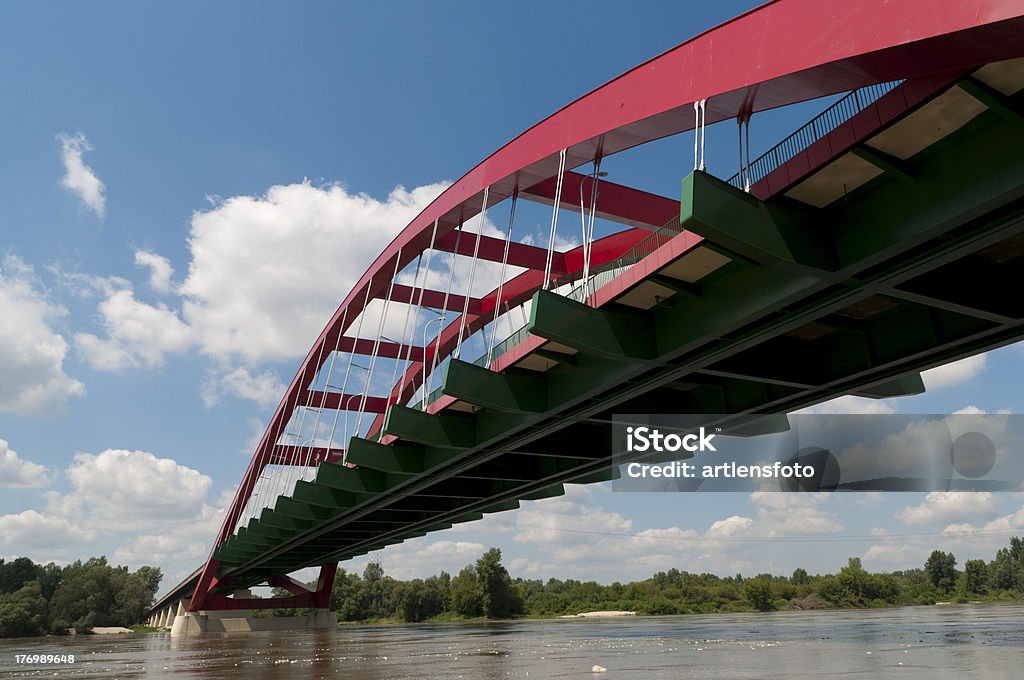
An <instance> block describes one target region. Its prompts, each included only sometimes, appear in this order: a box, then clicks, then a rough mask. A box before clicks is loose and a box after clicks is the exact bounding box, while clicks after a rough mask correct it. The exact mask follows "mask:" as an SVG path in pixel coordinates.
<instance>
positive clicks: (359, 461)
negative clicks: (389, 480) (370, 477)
mask: <svg viewBox="0 0 1024 680" xmlns="http://www.w3.org/2000/svg"><path fill="white" fill-rule="evenodd" d="M424 452H425V447H423V446H418V445H415V444H402V443H395V444H392V445H391V446H388V445H385V444H380V443H378V442H375V441H370V440H369V439H363V438H361V437H352V438H351V439H349V442H348V450H347V451H346V452H345V461H346V462H348V463H355V464H356V465H358V466H359V467H361V468H367V469H369V470H377V471H379V472H392V473H396V474H408V475H415V474H420V473H422V472H423V470H424V469H425V468H424Z"/></svg>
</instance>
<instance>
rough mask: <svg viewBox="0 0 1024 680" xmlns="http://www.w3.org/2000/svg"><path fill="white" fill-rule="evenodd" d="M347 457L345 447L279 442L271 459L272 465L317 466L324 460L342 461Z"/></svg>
mask: <svg viewBox="0 0 1024 680" xmlns="http://www.w3.org/2000/svg"><path fill="white" fill-rule="evenodd" d="M344 458H345V451H344V450H343V449H331V450H329V451H328V450H327V448H326V447H323V446H314V447H312V448H311V447H309V446H290V445H287V444H278V445H277V446H275V447H274V455H273V456H272V457H271V459H270V464H271V465H299V466H304V465H308V466H310V467H316V466H317V465H319V464H320V463H322V462H324V461H329V462H331V463H340V462H341V461H342V459H344Z"/></svg>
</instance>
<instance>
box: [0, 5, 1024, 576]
mask: <svg viewBox="0 0 1024 680" xmlns="http://www.w3.org/2000/svg"><path fill="white" fill-rule="evenodd" d="M751 6H753V3H748V2H730V1H723V2H717V3H701V4H694V3H674V4H671V5H670V4H668V3H652V2H637V3H631V5H630V10H629V11H628V12H624V11H623V10H622V6H621V4H615V3H594V2H562V3H540V2H524V3H514V4H509V3H506V4H504V5H491V6H486V7H485V6H482V5H479V4H477V3H469V2H437V1H435V2H430V3H412V2H408V3H370V2H348V3H333V2H332V3H327V2H305V3H284V2H256V3H252V2H247V3H238V2H220V3H212V4H211V3H198V2H180V3H152V2H141V3H130V4H129V3H123V2H92V3H70V2H67V3H50V4H46V3H35V2H8V3H3V4H0V101H3V102H4V106H3V107H2V108H0V150H2V152H0V234H2V242H0V318H2V320H3V322H2V324H0V557H2V558H7V559H10V558H13V557H16V556H20V555H27V556H29V557H31V558H33V559H34V560H36V561H39V562H47V561H51V560H52V561H56V562H59V563H65V562H68V561H73V560H75V559H78V558H85V557H89V556H92V555H99V554H105V555H106V556H107V557H108V558H109V559H111V561H113V562H115V563H118V564H126V565H128V566H130V567H131V568H136V567H138V566H141V565H143V564H154V565H156V566H160V567H161V568H163V569H164V572H165V574H166V578H165V582H164V584H163V588H164V589H165V588H168V587H170V586H171V585H173V582H176V581H177V580H178V579H180V578H181V577H183V576H185V575H186V574H187V573H188V572H190V571H191V570H192V569H193V568H194V567H196V566H198V565H199V564H200V563H201V562H202V561H203V560H204V559H205V557H206V555H207V553H208V551H209V547H210V546H209V541H210V540H211V539H212V537H213V535H214V533H215V532H216V530H217V528H218V527H219V525H220V521H221V519H222V517H223V512H224V508H225V506H226V504H227V503H228V501H229V500H230V497H231V495H232V494H233V492H234V488H235V486H236V485H237V484H238V482H239V480H240V479H241V476H242V473H243V472H244V470H245V468H246V466H247V464H248V462H249V458H250V457H251V454H252V451H253V447H254V445H255V443H256V441H257V440H258V437H259V436H260V435H261V434H262V431H263V428H264V427H265V425H266V423H267V420H268V419H269V417H270V414H271V413H272V410H273V408H274V407H275V406H276V404H277V401H278V400H279V399H280V397H281V395H282V394H283V391H284V387H285V385H286V384H287V382H288V381H290V379H291V377H292V376H293V375H294V372H295V370H296V369H297V367H298V365H299V362H300V361H301V359H302V357H303V356H304V355H305V353H306V351H307V350H308V348H309V346H310V345H311V344H312V342H313V340H314V339H315V337H316V336H317V334H318V333H319V332H320V330H321V329H322V327H323V325H324V323H326V321H327V319H328V318H329V316H330V314H331V313H332V312H333V311H334V309H335V308H336V307H337V305H338V304H339V302H340V301H341V300H342V298H343V297H344V296H345V294H346V293H347V292H348V290H349V289H350V287H351V286H352V285H353V283H354V282H355V280H356V279H357V278H358V276H359V275H360V274H361V273H362V272H363V271H364V270H365V268H366V267H367V266H368V265H369V263H370V262H371V261H372V260H373V258H374V257H375V256H376V255H377V253H379V252H380V250H381V249H382V248H383V247H384V246H385V245H386V244H387V243H388V242H389V241H390V240H391V238H393V237H394V236H395V235H396V234H397V233H398V231H399V230H400V229H401V228H402V227H404V226H405V224H407V223H408V222H409V221H410V220H411V219H412V218H413V217H414V216H415V214H416V213H418V212H419V210H420V209H422V208H423V207H424V206H425V205H426V204H427V203H429V201H430V200H432V199H433V198H434V197H435V196H436V195H437V194H438V193H439V192H440V191H442V190H443V188H444V187H445V186H447V185H448V184H450V183H451V182H453V181H455V180H456V179H458V178H459V177H460V176H461V175H462V174H463V173H465V172H466V171H468V170H469V169H470V168H471V167H473V166H474V165H475V164H476V163H478V162H479V161H480V160H482V159H483V158H484V157H486V156H487V155H488V154H489V153H491V152H492V151H493V150H495V149H496V148H498V147H499V146H501V145H502V144H504V143H505V142H506V141H508V140H509V139H510V138H512V137H513V136H515V135H517V134H518V133H520V132H521V131H523V130H524V129H526V128H527V127H529V126H530V125H532V124H534V123H535V122H537V121H538V120H540V119H542V118H543V117H545V116H547V115H548V114H550V113H552V112H553V111H555V110H557V109H558V108H560V107H561V106H563V105H564V104H566V103H568V102H570V101H572V100H573V99H575V98H576V97H578V96H580V95H582V94H584V93H586V92H587V91H589V90H591V89H593V88H594V87H597V86H599V85H600V84H602V83H604V82H606V81H607V80H609V79H611V78H613V77H615V76H616V75H618V74H620V73H621V72H623V71H625V70H627V69H629V68H631V67H632V66H634V65H636V64H638V63H640V62H642V61H644V60H646V59H648V58H650V57H652V56H654V55H656V54H658V53H660V52H662V51H664V50H666V49H668V48H670V47H672V46H674V45H676V44H678V43H680V42H682V41H684V40H685V39H687V38H689V37H691V36H692V35H694V34H696V33H698V32H700V31H703V30H705V29H707V28H709V27H711V26H713V25H715V24H717V23H720V22H721V21H724V20H726V19H728V18H730V17H732V16H734V15H736V14H738V13H740V12H742V11H745V10H746V9H749V8H750V7H751ZM827 103H828V101H827V100H826V101H817V102H808V103H804V104H801V105H798V106H793V107H789V108H787V109H785V110H781V111H773V112H768V113H764V114H759V115H758V116H756V117H755V119H754V121H753V122H752V125H751V146H752V153H753V155H754V156H756V155H757V154H758V153H759V152H760V151H763V150H765V149H767V148H769V147H771V146H772V145H773V144H775V143H776V142H777V141H779V140H780V139H782V138H783V137H784V136H785V135H786V134H788V133H789V132H790V131H792V130H793V129H795V128H796V127H798V126H799V125H800V124H802V123H803V122H804V121H805V120H807V119H808V118H809V117H810V116H812V115H813V114H814V113H815V112H816V111H818V110H821V109H822V108H823V107H824V106H826V105H827ZM691 154H692V137H686V136H685V135H684V136H682V137H680V138H675V139H669V140H664V141H663V142H660V143H658V144H651V145H648V146H647V147H645V148H643V149H640V150H635V151H630V152H626V153H623V154H620V155H618V156H614V157H611V158H609V159H607V160H606V161H605V166H604V167H603V168H602V169H604V170H608V171H609V172H610V173H611V178H612V179H616V178H617V177H622V178H623V181H627V180H626V178H628V181H627V183H629V184H631V185H633V186H637V187H640V188H643V189H646V190H648V191H653V192H656V193H661V194H664V195H668V196H675V195H677V194H678V191H679V181H680V179H681V178H682V177H683V176H684V175H685V174H686V173H687V172H688V171H689V167H688V163H689V162H690V161H689V159H690V158H692V156H691ZM736 156H737V154H736V141H735V128H734V127H732V126H731V124H730V123H728V122H726V123H722V124H719V125H716V126H712V127H710V128H709V129H708V150H707V157H708V164H709V170H710V171H711V172H713V173H715V174H717V175H719V176H722V177H728V176H730V175H731V174H733V172H735V163H736V161H735V159H736ZM505 214H506V213H502V212H501V211H500V210H496V211H494V214H493V215H491V219H490V220H489V221H488V222H487V224H486V225H485V228H486V229H487V230H488V232H489V233H494V234H497V235H499V236H500V235H501V234H502V233H503V232H502V229H504V228H505V227H504V221H503V220H504V219H505V217H504V215H505ZM549 219H550V212H549V210H548V209H544V210H540V209H536V208H525V209H524V210H523V213H522V215H517V223H516V227H515V228H516V230H517V231H516V239H517V240H522V241H526V242H542V239H545V238H546V236H545V233H546V229H547V226H548V222H547V221H548V220H549ZM562 224H565V225H566V226H565V227H564V231H563V227H561V226H560V233H559V238H560V241H559V243H560V247H569V246H572V245H574V244H575V243H578V239H577V240H574V239H575V233H576V232H574V231H572V229H573V226H572V225H573V224H574V223H573V222H572V220H571V219H565V220H563V222H561V223H560V225H562ZM603 228H604V227H603V226H599V229H598V232H599V233H601V229H603ZM464 265H465V263H460V264H458V265H456V274H457V275H458V277H459V281H460V282H464V277H465V267H464ZM446 271H447V270H446V269H445V265H443V264H442V265H438V266H437V268H436V269H434V268H432V270H431V276H436V277H441V276H443V275H444V274H445V273H446ZM486 279H487V276H486V275H485V274H481V279H480V280H478V281H477V286H481V285H483V284H482V283H481V281H484V282H486ZM438 280H442V279H440V278H438ZM390 321H391V317H389V322H390ZM388 328H389V329H390V328H391V325H389V326H388ZM417 330H419V329H417ZM363 334H364V335H367V333H363ZM370 335H372V333H371V334H370ZM1022 365H1024V352H1022V350H1021V348H1020V347H1019V346H1013V347H1007V348H1004V349H1001V350H998V351H995V352H991V353H989V354H987V355H982V356H977V357H973V358H970V359H967V360H964V361H962V362H959V363H957V364H955V365H952V366H948V367H943V368H939V369H935V370H933V371H931V372H929V373H928V374H926V376H925V378H926V384H927V387H928V392H927V393H926V394H925V395H922V396H918V397H911V398H903V399H895V400H888V401H869V400H858V399H852V398H844V399H842V400H840V401H838V402H832V403H830V404H826V405H823V406H821V407H819V410H822V411H827V412H892V413H953V412H957V411H963V410H964V409H967V412H971V413H978V412H986V413H997V412H1009V413H1018V412H1021V410H1022V406H1024V405H1022V404H1021V403H1020V402H1021V398H1020V390H1019V388H1018V385H1017V380H1018V376H1020V375H1021V368H1022ZM384 372H387V373H390V371H384ZM374 387H377V385H374ZM1022 503H1024V501H1022V498H1021V496H1020V495H1019V494H964V493H960V494H957V493H945V494H943V493H932V494H886V495H881V494H842V495H800V496H798V495H785V494H777V493H776V494H766V493H760V494H759V493H753V494H736V493H722V494H682V493H675V494H666V493H662V494H640V493H616V492H612V491H611V489H610V487H609V486H608V485H607V484H603V485H602V484H599V485H590V486H585V487H584V486H569V487H567V492H566V495H565V496H563V497H560V498H556V499H549V500H546V501H537V502H526V503H524V504H523V507H522V508H521V509H520V510H517V511H514V512H507V513H502V514H498V515H491V516H488V517H487V518H485V519H484V520H482V521H480V522H474V523H470V524H466V525H460V526H458V527H456V528H454V529H451V530H448V531H444V532H439V533H436V534H432V535H430V536H427V537H423V538H420V539H415V540H411V541H408V542H406V543H405V544H402V545H400V546H394V547H391V548H388V549H386V550H384V551H381V552H380V553H376V554H374V555H373V558H374V559H379V560H380V561H381V562H382V565H383V567H384V569H385V571H386V572H388V573H390V574H392V575H394V576H396V577H400V578H409V577H414V576H425V575H429V574H432V573H436V572H437V571H438V570H440V569H446V570H448V571H450V572H455V571H458V570H459V569H460V568H461V567H462V566H463V565H465V564H467V563H469V562H471V561H473V560H475V559H476V558H477V557H478V556H479V555H480V553H482V552H483V551H484V550H485V549H486V548H488V547H491V546H497V547H500V548H501V549H502V552H503V555H504V561H505V563H506V565H507V566H508V567H509V569H510V572H511V573H512V575H513V576H523V577H529V578H549V577H573V578H582V579H595V580H598V581H601V582H611V581H615V580H619V581H625V580H629V579H638V578H644V577H646V576H648V575H650V574H651V573H653V572H655V571H658V570H663V569H667V568H670V567H676V568H679V569H684V570H688V571H695V572H701V571H709V572H714V573H719V574H733V573H737V572H740V573H744V574H755V573H761V572H766V571H769V572H773V573H789V572H791V571H792V570H793V569H794V568H796V567H798V566H802V567H804V568H806V569H808V570H809V571H812V572H818V571H821V572H824V571H832V570H836V569H838V568H839V567H841V566H842V565H843V564H845V562H846V559H847V558H848V557H850V556H857V557H861V558H862V559H863V561H864V564H865V566H866V567H867V568H870V569H878V570H890V569H902V568H908V567H915V566H920V565H921V564H922V563H923V562H924V559H925V558H926V557H927V555H928V553H930V551H931V550H932V549H934V548H936V547H938V548H942V549H946V550H953V551H954V552H955V554H956V555H957V557H958V559H959V560H960V563H961V564H962V563H963V562H964V561H965V560H966V559H968V558H972V557H984V558H986V559H988V558H990V557H991V555H992V553H993V552H994V550H995V549H996V548H997V547H1000V546H1002V545H1004V544H1005V543H1006V542H1007V541H1008V536H1009V535H1010V534H1011V533H1012V532H1014V531H1017V532H1018V533H1020V532H1024V508H1022ZM366 559H367V558H361V559H357V560H353V561H351V562H350V563H346V564H345V565H343V566H345V567H346V568H348V569H355V570H357V571H359V570H361V569H362V568H363V566H364V565H365V561H366Z"/></svg>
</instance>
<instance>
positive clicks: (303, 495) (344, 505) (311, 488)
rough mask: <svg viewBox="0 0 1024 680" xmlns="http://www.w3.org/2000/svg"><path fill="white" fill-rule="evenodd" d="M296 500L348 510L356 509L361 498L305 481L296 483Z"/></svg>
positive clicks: (323, 506)
mask: <svg viewBox="0 0 1024 680" xmlns="http://www.w3.org/2000/svg"><path fill="white" fill-rule="evenodd" d="M294 498H295V500H297V501H300V502H302V503H308V504H309V505H315V506H319V507H322V508H332V509H335V510H346V509H348V508H351V507H355V506H356V505H357V504H358V503H359V502H360V500H361V497H360V496H359V495H357V494H354V493H350V492H347V491H340V490H338V489H334V488H331V487H329V486H326V485H324V484H318V483H317V482H307V481H304V480H299V481H297V482H295V495H294Z"/></svg>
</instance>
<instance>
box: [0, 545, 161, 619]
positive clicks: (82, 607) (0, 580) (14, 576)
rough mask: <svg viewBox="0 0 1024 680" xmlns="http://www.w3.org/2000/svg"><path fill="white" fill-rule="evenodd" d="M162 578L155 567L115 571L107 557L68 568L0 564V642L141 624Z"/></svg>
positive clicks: (23, 560) (17, 561)
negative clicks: (70, 629)
mask: <svg viewBox="0 0 1024 680" xmlns="http://www.w3.org/2000/svg"><path fill="white" fill-rule="evenodd" d="M162 577H163V574H162V573H161V571H160V569H158V568H156V567H140V568H139V569H138V570H136V571H134V572H129V571H128V567H115V566H111V565H110V564H108V563H107V558H106V557H93V558H91V559H89V560H87V561H85V562H82V561H81V560H78V561H77V562H75V563H73V564H69V565H67V566H63V567H62V566H59V565H57V564H54V563H52V562H51V563H49V564H46V565H40V564H36V563H35V562H33V561H32V560H30V559H29V558H27V557H19V558H17V559H14V560H11V561H10V562H5V561H4V560H2V559H0V637H25V636H32V635H46V634H52V635H66V634H67V633H68V629H69V628H74V629H75V632H77V633H87V632H89V631H90V630H91V629H92V628H93V627H94V626H125V627H127V626H131V625H132V624H137V623H139V622H141V621H142V620H143V618H144V617H145V615H146V612H147V610H148V609H149V607H150V605H151V604H152V603H153V596H154V595H156V591H157V588H159V587H160V579H161V578H162Z"/></svg>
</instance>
